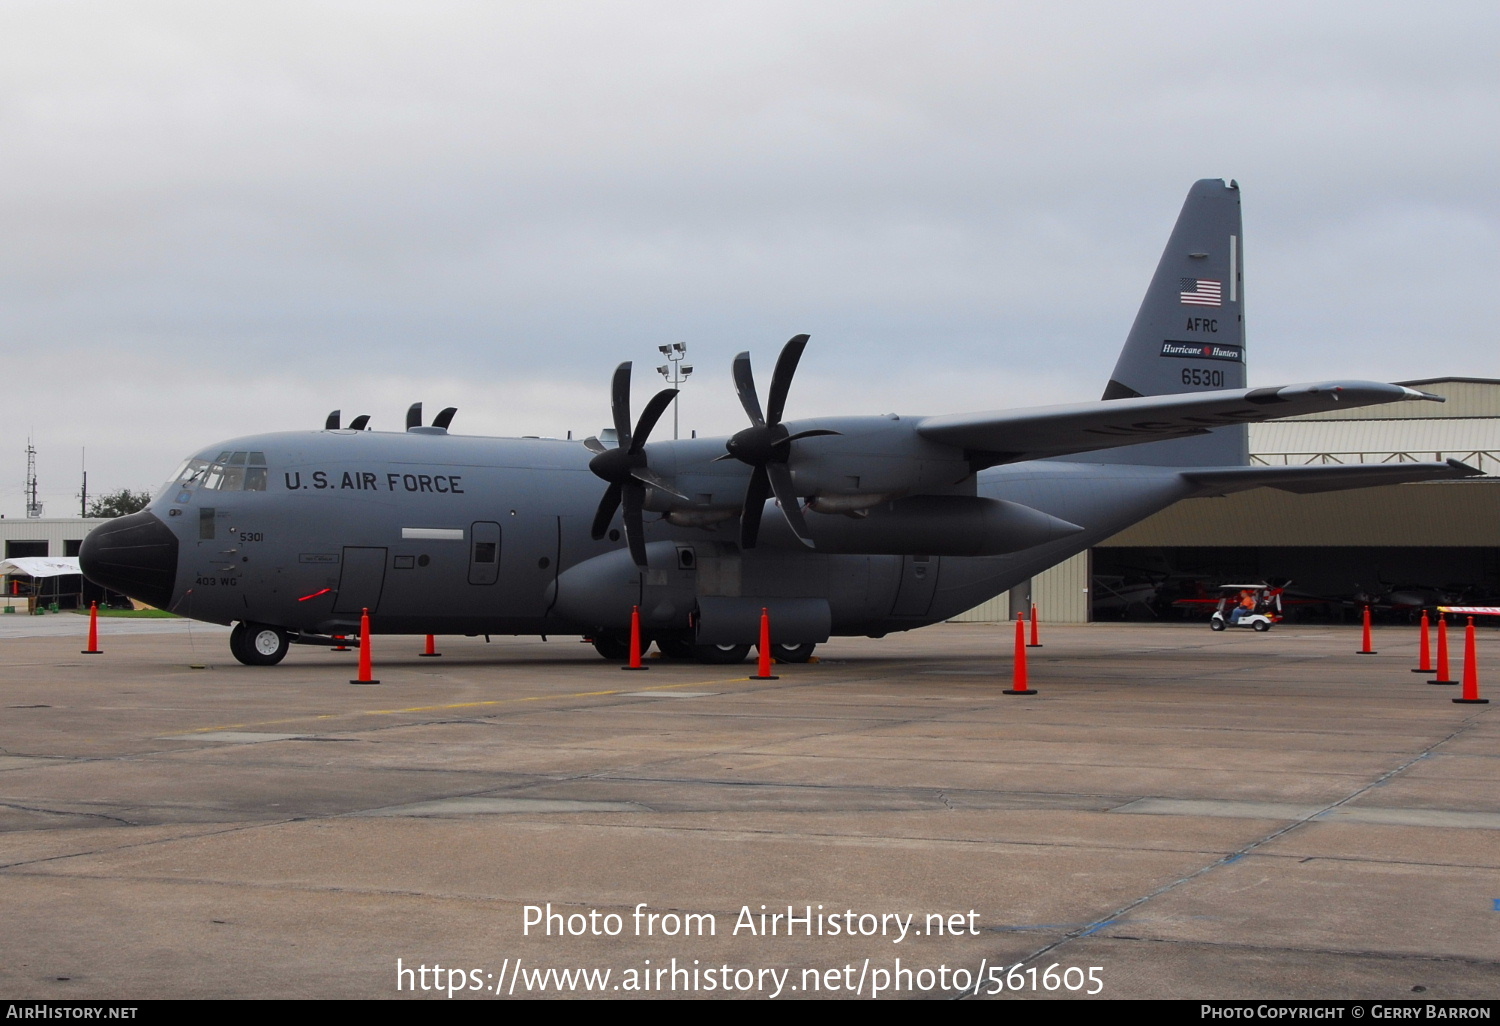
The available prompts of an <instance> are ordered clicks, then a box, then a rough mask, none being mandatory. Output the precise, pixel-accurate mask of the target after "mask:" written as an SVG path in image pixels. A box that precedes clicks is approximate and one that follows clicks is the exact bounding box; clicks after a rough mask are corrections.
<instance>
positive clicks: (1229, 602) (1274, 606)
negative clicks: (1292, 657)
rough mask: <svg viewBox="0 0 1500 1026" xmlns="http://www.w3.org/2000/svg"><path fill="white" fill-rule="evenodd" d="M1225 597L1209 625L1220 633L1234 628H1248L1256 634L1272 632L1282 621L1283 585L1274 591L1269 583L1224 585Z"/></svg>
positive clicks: (1284, 588)
mask: <svg viewBox="0 0 1500 1026" xmlns="http://www.w3.org/2000/svg"><path fill="white" fill-rule="evenodd" d="M1219 590H1220V591H1221V592H1223V593H1224V594H1223V595H1222V596H1221V597H1220V598H1219V606H1218V608H1217V609H1215V610H1214V615H1213V618H1212V619H1210V620H1209V621H1208V625H1209V626H1210V627H1212V628H1213V629H1214V630H1216V631H1222V630H1227V629H1228V628H1230V627H1248V628H1249V629H1251V630H1254V631H1268V630H1270V629H1271V625H1272V624H1273V623H1280V622H1281V593H1282V592H1283V591H1285V590H1286V587H1285V586H1284V585H1283V586H1282V587H1280V588H1273V587H1271V586H1270V585H1269V584H1265V583H1260V584H1221V585H1220V586H1219Z"/></svg>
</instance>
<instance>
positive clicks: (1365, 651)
mask: <svg viewBox="0 0 1500 1026" xmlns="http://www.w3.org/2000/svg"><path fill="white" fill-rule="evenodd" d="M1354 654H1355V655H1376V654H1378V653H1376V651H1375V648H1374V646H1373V645H1372V644H1371V639H1370V607H1369V606H1365V643H1364V645H1363V646H1362V647H1361V648H1360V650H1359V651H1358V652H1356V653H1354Z"/></svg>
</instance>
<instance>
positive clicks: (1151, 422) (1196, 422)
mask: <svg viewBox="0 0 1500 1026" xmlns="http://www.w3.org/2000/svg"><path fill="white" fill-rule="evenodd" d="M1405 399H1427V400H1432V401H1436V402H1443V398H1442V397H1441V396H1436V395H1431V394H1429V393H1427V392H1419V391H1417V390H1416V389H1414V388H1407V387H1406V386H1404V385H1386V384H1382V383H1380V382H1377V381H1327V382H1319V383H1317V384H1306V385H1286V386H1284V387H1281V388H1251V389H1227V390H1223V391H1213V392H1190V393H1185V394H1179V395H1156V396H1143V397H1141V398H1137V399H1115V400H1113V401H1110V402H1105V403H1097V402H1095V403H1074V404H1070V405H1067V406H1040V407H1034V408H1032V409H1024V410H1000V411H996V412H993V413H959V414H952V415H949V416H940V417H924V418H923V419H922V420H921V422H920V423H918V425H917V432H918V433H919V434H920V435H922V437H924V438H928V439H930V440H932V441H934V442H942V443H945V444H947V445H954V446H959V447H961V448H963V449H964V450H966V451H967V452H968V454H969V457H970V460H971V462H972V463H973V465H974V467H975V469H982V468H984V467H992V466H995V465H997V464H1001V463H1017V462H1020V461H1022V460H1035V459H1044V458H1046V457H1048V456H1067V455H1070V454H1072V453H1080V452H1092V451H1094V450H1097V449H1113V448H1116V447H1118V446H1122V445H1138V444H1140V443H1142V442H1154V441H1158V440H1160V439H1164V438H1185V437H1188V436H1190V435H1201V434H1204V433H1206V432H1208V431H1210V430H1212V429H1214V428H1222V427H1229V426H1231V425H1234V424H1255V423H1259V422H1261V421H1265V420H1276V419H1279V418H1281V417H1296V416H1300V415H1303V414H1308V413H1326V412H1328V411H1330V410H1348V409H1354V408H1356V407H1360V406H1377V405H1379V404H1381V403H1392V402H1399V401H1401V400H1405Z"/></svg>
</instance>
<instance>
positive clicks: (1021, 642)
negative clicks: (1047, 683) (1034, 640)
mask: <svg viewBox="0 0 1500 1026" xmlns="http://www.w3.org/2000/svg"><path fill="white" fill-rule="evenodd" d="M1011 674H1012V677H1011V686H1010V690H1008V691H1006V692H1005V694H1007V695H1034V694H1036V689H1035V688H1030V687H1027V686H1026V685H1027V680H1026V621H1025V620H1017V621H1016V658H1015V662H1014V663H1013V664H1012V669H1011Z"/></svg>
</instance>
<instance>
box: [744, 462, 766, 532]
mask: <svg viewBox="0 0 1500 1026" xmlns="http://www.w3.org/2000/svg"><path fill="white" fill-rule="evenodd" d="M770 492H771V482H770V480H769V479H768V478H767V477H766V468H765V466H764V465H762V466H758V467H756V468H755V470H754V471H752V472H751V474H750V484H749V486H748V487H746V489H745V509H744V512H742V513H741V514H740V548H742V549H753V548H755V539H756V537H757V536H759V534H760V515H761V512H762V511H763V510H764V509H765V506H766V496H767V495H769V494H770Z"/></svg>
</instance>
